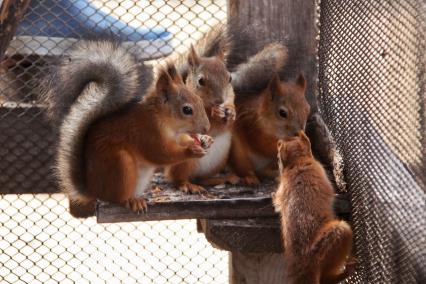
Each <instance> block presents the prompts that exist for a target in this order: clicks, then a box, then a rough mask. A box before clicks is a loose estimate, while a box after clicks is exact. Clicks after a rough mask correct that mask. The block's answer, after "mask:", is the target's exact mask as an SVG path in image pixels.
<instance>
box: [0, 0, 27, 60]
mask: <svg viewBox="0 0 426 284" xmlns="http://www.w3.org/2000/svg"><path fill="white" fill-rule="evenodd" d="M29 4H30V0H3V2H2V4H1V7H0V62H1V61H3V57H4V54H5V53H6V49H7V47H8V46H9V43H10V41H11V40H12V38H13V36H14V35H15V32H16V29H17V28H18V24H19V22H20V21H21V19H22V17H23V16H24V13H25V11H26V9H27V7H28V5H29Z"/></svg>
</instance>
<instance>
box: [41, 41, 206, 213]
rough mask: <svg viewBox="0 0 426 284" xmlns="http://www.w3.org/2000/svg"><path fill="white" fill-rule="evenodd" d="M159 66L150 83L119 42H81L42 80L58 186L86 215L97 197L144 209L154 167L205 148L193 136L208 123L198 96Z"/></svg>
mask: <svg viewBox="0 0 426 284" xmlns="http://www.w3.org/2000/svg"><path fill="white" fill-rule="evenodd" d="M165 65H166V66H163V67H160V68H158V72H157V73H158V74H157V77H156V78H155V80H153V81H152V82H150V81H151V75H150V74H149V70H147V69H145V68H144V67H143V66H142V65H140V64H139V63H138V61H137V59H136V58H135V57H134V56H133V55H132V54H130V53H129V52H128V51H127V50H125V49H124V48H122V47H120V46H119V44H117V43H114V42H112V41H108V40H97V41H82V42H80V43H78V44H77V45H76V47H75V48H74V49H73V50H71V51H70V53H69V54H68V56H67V57H65V58H64V59H63V60H62V61H61V62H60V63H59V64H57V65H55V67H54V68H53V70H52V71H51V72H50V76H49V77H48V78H47V79H46V83H45V85H46V86H45V88H46V91H45V97H46V101H47V103H48V113H49V117H50V118H51V119H52V120H53V121H55V122H56V123H57V125H58V126H59V143H58V152H57V159H56V173H57V176H58V180H59V185H60V187H61V189H62V190H63V191H64V192H65V193H66V194H67V195H68V197H69V199H70V202H71V203H76V204H78V205H85V206H86V209H85V210H86V212H85V213H83V214H87V215H90V214H93V210H94V204H95V200H96V199H100V200H104V201H109V202H113V203H117V204H121V205H123V206H126V207H128V208H130V209H131V210H133V211H135V212H140V211H145V210H146V209H147V203H146V200H145V199H144V195H145V193H146V192H147V190H148V186H149V184H150V181H151V178H152V176H153V174H154V172H155V170H156V169H157V167H160V166H167V165H170V164H175V163H179V162H182V161H185V160H188V159H195V158H200V157H202V156H204V155H205V154H206V149H205V148H203V147H202V145H201V144H200V143H197V141H198V140H200V139H194V137H197V138H199V137H203V136H202V134H203V133H206V132H207V131H208V130H209V128H210V122H209V120H208V118H207V115H206V112H205V110H204V106H203V102H202V100H201V98H200V97H199V96H197V95H195V94H194V92H193V90H191V89H190V88H188V87H187V86H186V85H185V84H184V83H183V81H182V78H181V76H180V75H179V73H178V72H177V70H176V67H175V66H174V64H172V63H168V64H165ZM71 213H73V212H71ZM74 213H75V212H74ZM77 213H78V212H77ZM78 214H79V213H78Z"/></svg>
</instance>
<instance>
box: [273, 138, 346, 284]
mask: <svg viewBox="0 0 426 284" xmlns="http://www.w3.org/2000/svg"><path fill="white" fill-rule="evenodd" d="M278 164H279V168H280V185H279V187H278V190H277V191H276V193H274V194H273V202H274V205H275V208H276V210H277V212H280V214H281V225H282V235H283V240H284V257H285V263H286V267H287V278H288V279H287V282H286V283H289V284H299V283H300V284H302V283H310V284H315V283H338V282H339V281H342V280H343V279H344V278H346V277H347V276H349V275H350V274H351V273H352V272H353V269H354V262H353V260H350V259H349V257H350V254H351V249H352V229H351V227H350V226H349V224H348V223H346V222H345V221H341V220H338V219H337V217H336V216H335V214H334V211H333V201H334V190H333V187H332V185H331V183H330V181H329V179H328V177H327V174H326V172H325V170H324V168H323V166H322V165H321V164H320V163H319V162H318V161H316V160H315V159H314V157H313V155H312V152H311V144H310V141H309V139H308V137H307V136H306V135H305V133H304V132H303V131H300V132H299V133H298V134H297V136H294V137H288V138H285V139H283V140H279V141H278Z"/></svg>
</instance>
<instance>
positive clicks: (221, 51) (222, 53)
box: [216, 48, 226, 62]
mask: <svg viewBox="0 0 426 284" xmlns="http://www.w3.org/2000/svg"><path fill="white" fill-rule="evenodd" d="M216 57H217V58H218V59H219V60H220V61H222V62H225V59H226V52H225V49H224V48H221V49H219V51H218V53H217V54H216Z"/></svg>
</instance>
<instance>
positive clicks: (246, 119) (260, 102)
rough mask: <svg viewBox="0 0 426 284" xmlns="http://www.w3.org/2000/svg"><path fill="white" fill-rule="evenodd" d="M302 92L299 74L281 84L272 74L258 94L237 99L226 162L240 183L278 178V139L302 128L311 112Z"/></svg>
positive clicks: (254, 182) (255, 182) (302, 80)
mask: <svg viewBox="0 0 426 284" xmlns="http://www.w3.org/2000/svg"><path fill="white" fill-rule="evenodd" d="M305 90H306V80H305V78H304V76H303V75H302V74H300V75H299V76H298V78H297V79H296V81H295V82H281V81H280V79H279V77H278V75H277V74H275V75H273V76H272V79H271V80H270V82H269V84H268V86H267V87H266V88H265V89H264V90H263V91H261V92H260V93H257V94H250V95H246V94H238V95H237V96H236V108H237V119H236V122H235V125H234V132H233V137H232V147H231V152H230V161H229V162H230V165H231V168H232V169H233V171H234V172H235V173H236V174H237V175H238V176H239V177H240V178H241V182H242V183H244V184H247V185H252V184H258V183H259V178H258V177H262V178H263V177H274V178H276V177H277V176H278V168H277V164H276V156H277V147H276V145H277V142H278V139H279V138H285V137H289V136H292V135H295V134H296V133H297V132H298V131H300V130H303V129H304V128H305V124H306V121H307V118H308V115H309V110H310V106H309V104H308V102H307V100H306V98H305Z"/></svg>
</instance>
